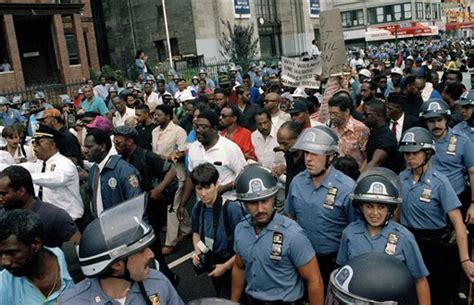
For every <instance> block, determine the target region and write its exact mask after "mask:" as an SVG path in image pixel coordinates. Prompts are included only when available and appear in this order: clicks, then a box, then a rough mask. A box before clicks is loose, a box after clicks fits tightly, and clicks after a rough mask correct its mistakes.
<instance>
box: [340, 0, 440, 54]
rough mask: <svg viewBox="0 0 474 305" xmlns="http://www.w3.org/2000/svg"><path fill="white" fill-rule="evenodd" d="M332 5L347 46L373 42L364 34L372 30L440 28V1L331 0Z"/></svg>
mask: <svg viewBox="0 0 474 305" xmlns="http://www.w3.org/2000/svg"><path fill="white" fill-rule="evenodd" d="M334 7H335V8H338V9H339V10H340V11H341V20H342V27H343V31H344V38H345V40H346V44H349V45H350V44H364V43H365V41H366V40H369V41H377V39H372V37H370V35H368V33H369V32H370V31H371V30H373V29H380V28H389V29H391V28H394V27H397V28H399V27H400V26H402V27H403V26H406V27H411V28H414V27H416V26H418V27H420V28H421V27H427V28H429V27H433V28H432V29H433V30H434V31H433V33H434V32H436V29H437V30H444V28H443V24H444V23H443V22H442V3H441V0H424V1H422V0H402V1H380V0H334ZM413 22H414V23H413ZM415 23H416V25H415ZM435 27H436V28H435ZM413 31H416V29H415V28H414V29H413ZM427 31H429V30H427ZM401 32H402V31H401V30H400V33H401ZM369 34H370V33H369ZM426 34H427V35H428V34H430V33H426ZM392 36H395V35H392ZM400 37H402V38H403V35H400ZM389 39H394V37H390V38H389ZM380 40H384V39H383V38H381V39H380Z"/></svg>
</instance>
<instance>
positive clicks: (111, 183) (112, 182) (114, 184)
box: [107, 177, 117, 189]
mask: <svg viewBox="0 0 474 305" xmlns="http://www.w3.org/2000/svg"><path fill="white" fill-rule="evenodd" d="M107 184H108V185H109V186H110V188H111V189H115V188H116V187H117V179H115V178H114V177H112V178H110V179H109V181H108V182H107Z"/></svg>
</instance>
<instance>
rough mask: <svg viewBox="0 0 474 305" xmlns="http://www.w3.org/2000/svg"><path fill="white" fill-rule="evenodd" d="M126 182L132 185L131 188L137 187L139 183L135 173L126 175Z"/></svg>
mask: <svg viewBox="0 0 474 305" xmlns="http://www.w3.org/2000/svg"><path fill="white" fill-rule="evenodd" d="M128 184H130V186H131V187H133V188H137V187H138V186H139V185H140V183H139V182H138V178H137V176H136V175H130V176H128Z"/></svg>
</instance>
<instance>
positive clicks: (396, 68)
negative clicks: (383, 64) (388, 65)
mask: <svg viewBox="0 0 474 305" xmlns="http://www.w3.org/2000/svg"><path fill="white" fill-rule="evenodd" d="M390 74H399V75H401V76H403V71H402V69H400V68H399V67H395V68H392V70H390Z"/></svg>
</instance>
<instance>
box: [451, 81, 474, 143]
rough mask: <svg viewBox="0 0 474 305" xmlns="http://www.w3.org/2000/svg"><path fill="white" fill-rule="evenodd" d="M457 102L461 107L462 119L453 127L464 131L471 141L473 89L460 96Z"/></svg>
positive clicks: (473, 139) (472, 138)
mask: <svg viewBox="0 0 474 305" xmlns="http://www.w3.org/2000/svg"><path fill="white" fill-rule="evenodd" d="M457 104H458V105H459V106H461V107H462V111H463V118H464V121H462V122H461V123H459V124H457V125H456V126H454V127H453V129H454V130H459V131H462V132H464V133H465V134H466V136H468V138H469V139H470V140H471V142H474V128H473V127H474V89H472V90H470V91H468V92H467V93H466V94H465V95H463V96H461V97H460V98H459V100H458V101H457Z"/></svg>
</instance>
